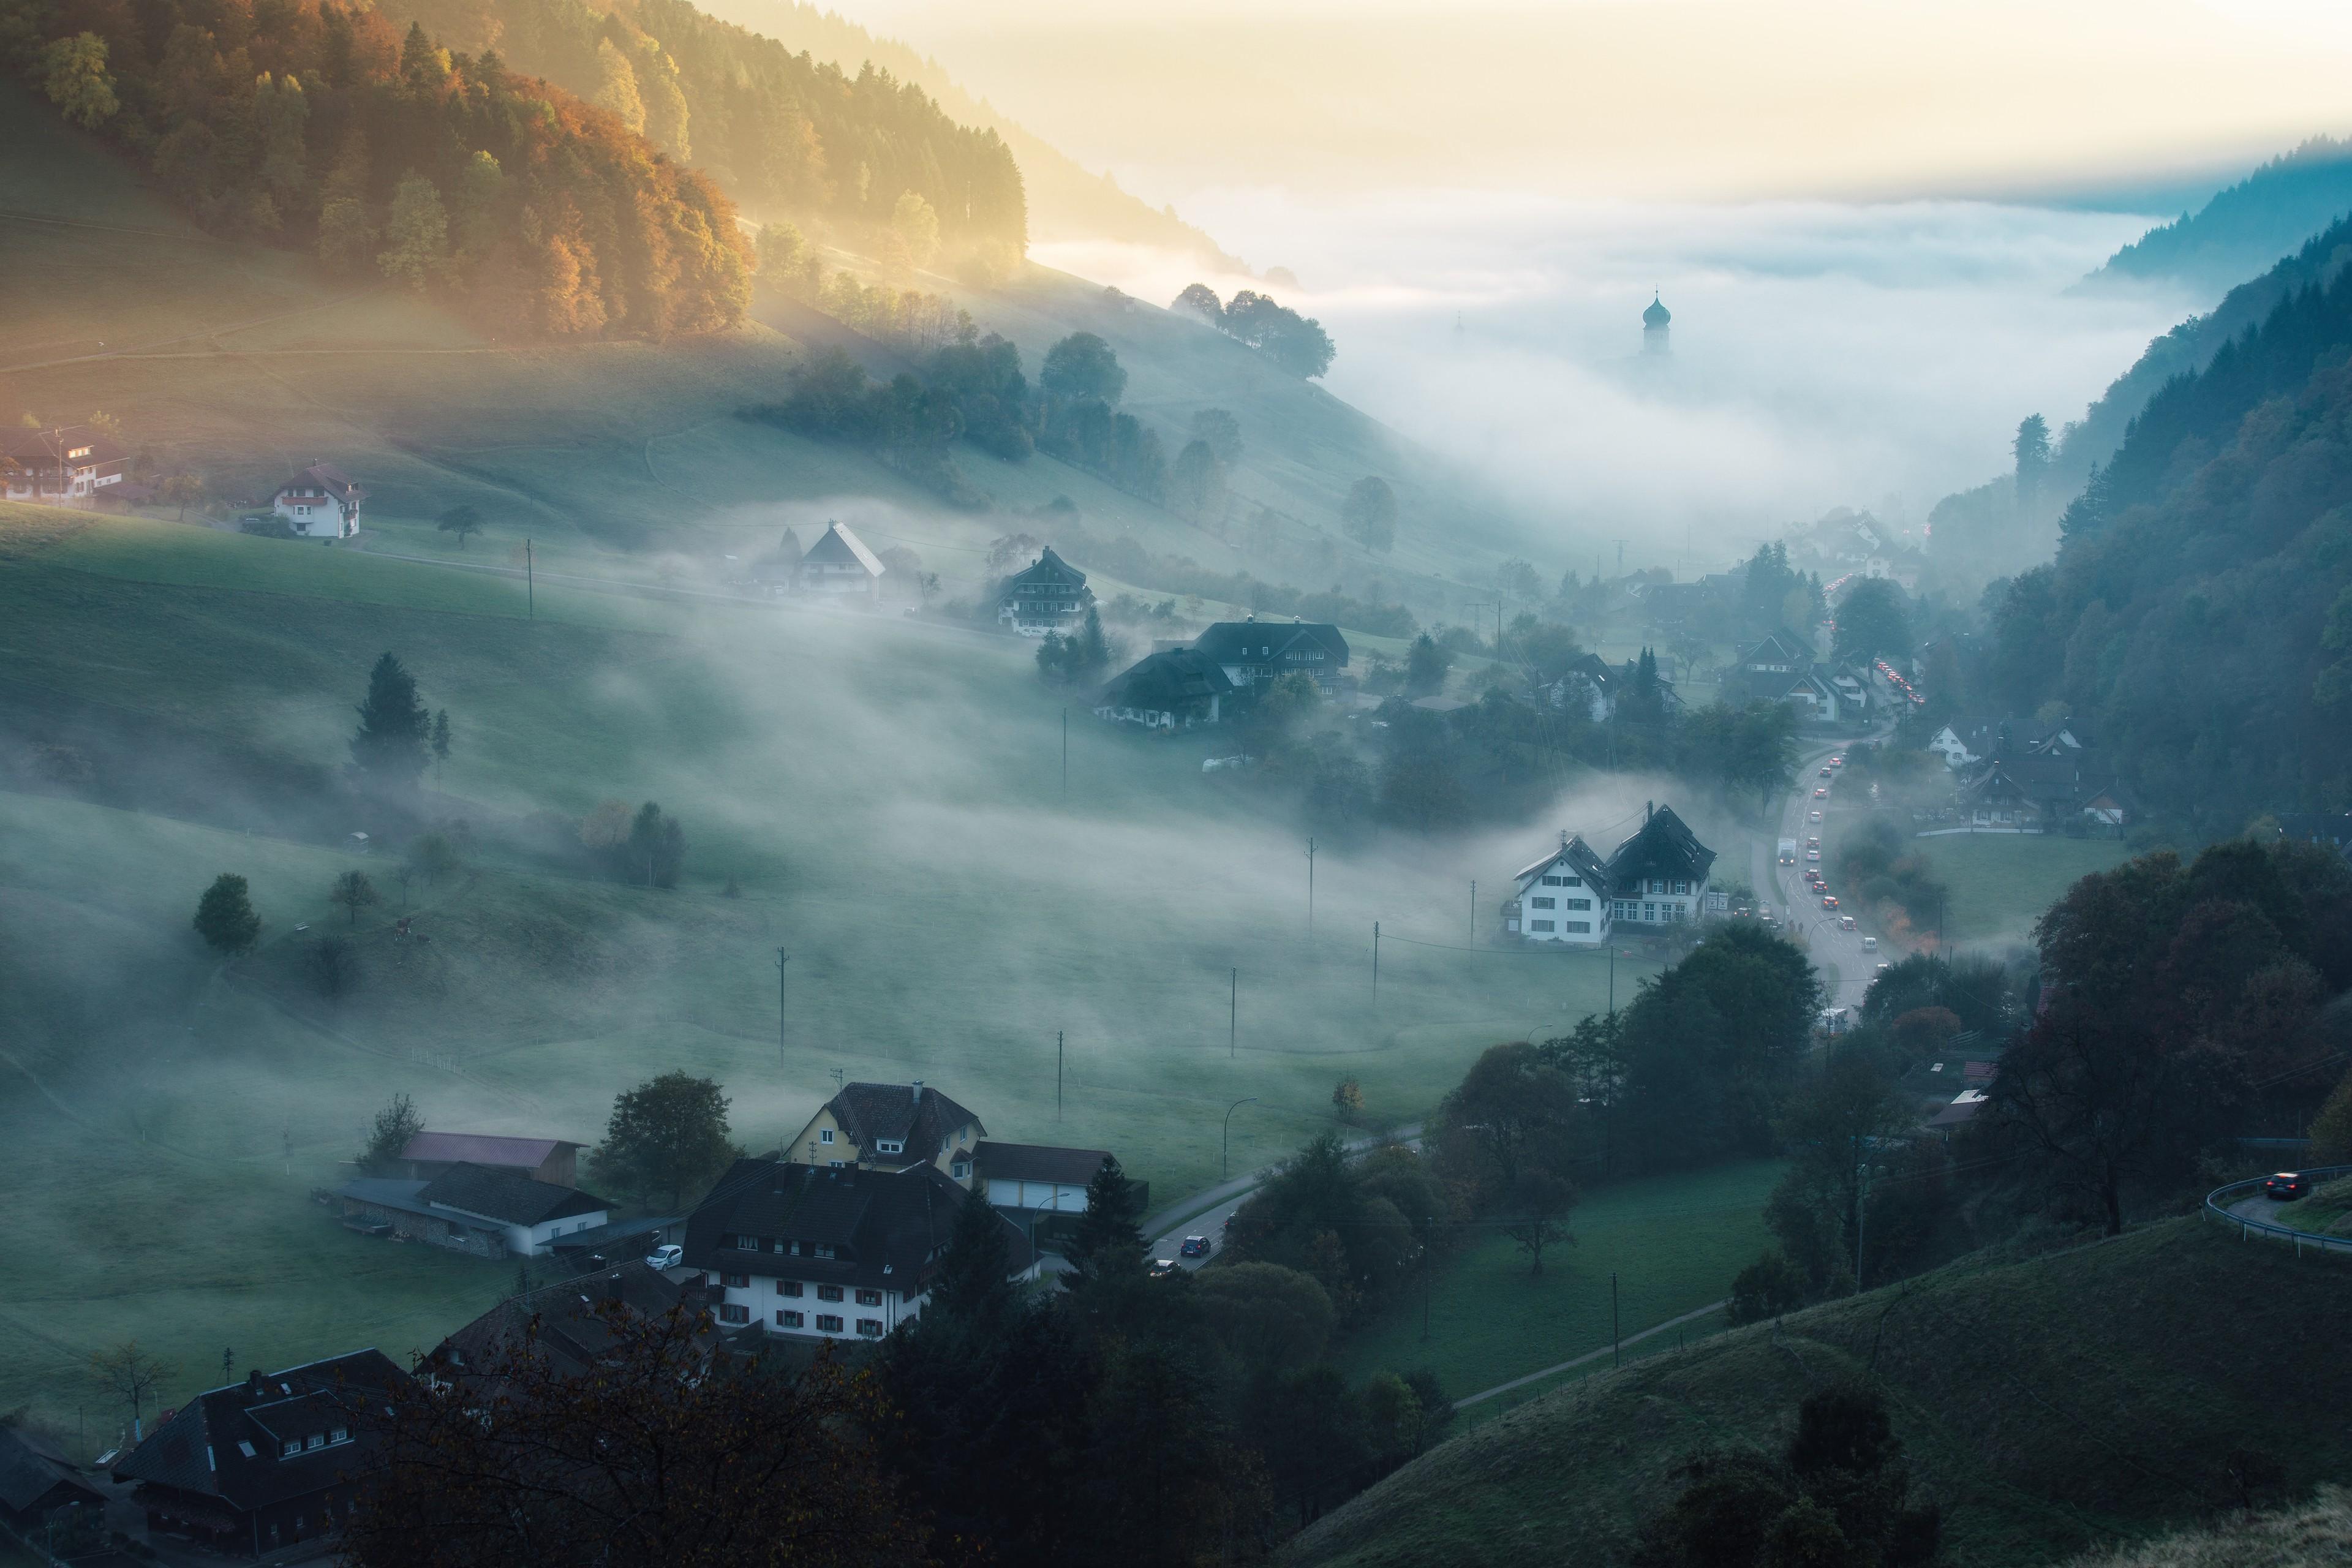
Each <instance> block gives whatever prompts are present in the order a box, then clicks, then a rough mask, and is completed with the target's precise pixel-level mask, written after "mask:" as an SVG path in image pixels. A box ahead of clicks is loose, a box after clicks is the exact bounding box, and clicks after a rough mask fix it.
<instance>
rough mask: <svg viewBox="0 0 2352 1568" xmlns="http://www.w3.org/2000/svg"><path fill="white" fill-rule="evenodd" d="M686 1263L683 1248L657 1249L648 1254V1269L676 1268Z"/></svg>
mask: <svg viewBox="0 0 2352 1568" xmlns="http://www.w3.org/2000/svg"><path fill="white" fill-rule="evenodd" d="M685 1261H686V1248H685V1247H655V1248H654V1249H653V1250H652V1251H651V1252H648V1253H646V1268H653V1269H662V1268H677V1266H678V1265H679V1264H681V1263H683V1262H685Z"/></svg>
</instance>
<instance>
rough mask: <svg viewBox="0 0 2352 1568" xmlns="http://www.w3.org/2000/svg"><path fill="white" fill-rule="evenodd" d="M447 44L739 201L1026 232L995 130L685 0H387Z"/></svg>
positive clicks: (782, 210) (849, 217) (879, 220)
mask: <svg viewBox="0 0 2352 1568" xmlns="http://www.w3.org/2000/svg"><path fill="white" fill-rule="evenodd" d="M385 9H386V10H387V11H388V12H389V13H390V14H391V15H393V16H397V17H400V18H402V19H414V20H416V21H419V22H421V23H423V24H424V26H425V29H426V31H428V32H430V33H432V34H433V35H434V36H436V37H439V38H442V39H443V40H445V41H446V42H448V43H450V44H452V45H453V46H455V47H461V48H469V49H474V50H477V51H480V50H487V49H493V48H494V49H496V50H498V51H499V53H500V54H501V55H502V56H504V57H505V58H509V59H511V60H512V61H514V63H515V64H516V65H518V66H519V67H520V68H523V69H525V70H529V71H531V72H534V73H536V74H538V75H541V76H544V77H546V78H547V79H549V80H550V81H552V82H555V83H556V84H558V85H559V86H562V87H563V88H565V89H569V90H571V91H572V92H574V93H577V94H579V95H580V96H582V97H583V98H586V99H589V100H592V101H593V102H595V103H598V104H601V105H603V106H604V107H606V108H608V109H611V110H613V111H614V113H616V114H618V115H619V116H620V117H621V118H622V120H623V121H625V122H627V123H629V124H630V125H631V127H632V129H638V130H642V131H643V132H645V134H646V136H648V137H649V138H651V139H652V140H653V141H654V142H656V144H657V145H659V146H660V147H662V148H663V149H664V150H665V151H667V153H669V154H670V155H671V156H672V157H673V158H676V159H677V160H678V161H680V162H689V161H690V162H691V163H694V164H695V165H696V166H697V167H698V168H701V169H703V170H705V171H707V172H708V173H709V174H710V176H711V177H712V178H713V179H714V180H716V181H718V182H719V184H720V185H721V186H722V187H723V188H725V189H726V190H727V191H728V192H729V193H730V195H733V196H734V197H735V198H736V199H737V200H738V201H740V202H741V203H742V204H743V205H745V206H746V207H747V208H748V209H750V210H751V211H752V212H754V213H757V214H759V215H761V216H785V217H790V218H792V219H793V220H794V221H795V222H798V223H800V224H802V225H803V226H809V225H812V224H815V225H819V226H824V225H833V226H846V227H848V228H850V229H852V230H857V229H861V228H871V227H877V226H882V225H886V224H887V223H888V222H889V221H890V219H891V218H892V216H893V215H894V213H895V211H896V209H897V205H898V202H899V201H900V200H901V199H902V198H903V197H905V196H906V195H908V194H910V193H911V194H912V195H916V196H919V197H920V198H921V199H922V200H923V202H925V203H926V204H927V205H929V207H930V209H931V211H932V212H933V213H935V214H936V215H937V218H938V225H939V237H940V241H941V242H942V243H943V244H945V245H947V246H949V247H965V246H982V245H985V246H990V247H1009V249H1010V251H1011V253H1012V255H1013V256H1014V257H1018V256H1019V255H1020V253H1021V251H1022V249H1023V248H1024V247H1025V245H1026V243H1027V234H1028V208H1027V202H1026V198H1025V196H1024V191H1023V186H1022V179H1021V171H1020V169H1019V167H1018V166H1017V165H1016V164H1015V163H1014V162H1013V153H1012V151H1011V149H1009V148H1007V147H1006V146H1005V144H1004V142H1003V139H1002V138H1000V137H999V136H998V135H997V134H996V132H993V131H987V130H974V129H972V128H971V127H969V126H965V125H960V124H958V123H957V122H956V121H954V120H952V119H950V117H949V116H948V114H947V113H946V112H945V111H944V110H941V109H940V106H939V104H938V103H937V102H935V101H934V100H932V99H931V98H930V96H929V94H927V93H925V92H924V91H923V90H922V89H919V88H917V87H914V86H911V85H909V84H908V83H906V82H903V81H900V80H898V79H897V78H895V77H893V76H892V75H891V74H890V73H889V72H888V71H887V70H881V69H877V68H874V67H872V66H870V65H869V66H866V68H862V69H860V70H859V71H858V72H857V73H856V75H854V76H853V75H850V74H848V73H847V72H845V71H844V70H843V69H842V68H840V67H839V66H837V65H833V64H830V63H824V62H819V61H817V60H815V59H814V58H812V57H811V56H809V55H807V54H804V53H803V54H797V55H796V54H793V53H792V52H791V51H790V50H788V49H787V48H785V47H784V46H783V45H782V44H780V43H777V42H776V41H775V40H774V39H772V38H767V37H761V36H760V35H759V34H756V33H753V32H751V31H748V30H747V29H745V28H742V27H739V26H733V25H732V24H730V23H726V22H721V21H719V20H718V19H716V18H715V17H712V16H709V15H707V14H705V13H704V12H702V11H699V10H698V9H696V8H695V7H694V6H693V5H688V4H686V3H685V0H631V3H628V4H625V5H614V6H612V7H610V8H599V7H598V6H596V5H590V4H587V3H585V0H390V3H389V4H388V5H386V7H385Z"/></svg>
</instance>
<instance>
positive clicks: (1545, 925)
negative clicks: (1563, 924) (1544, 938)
mask: <svg viewBox="0 0 2352 1568" xmlns="http://www.w3.org/2000/svg"><path fill="white" fill-rule="evenodd" d="M1528 930H1529V931H1549V930H1551V921H1528Z"/></svg>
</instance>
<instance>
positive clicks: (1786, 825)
mask: <svg viewBox="0 0 2352 1568" xmlns="http://www.w3.org/2000/svg"><path fill="white" fill-rule="evenodd" d="M1886 733H1887V731H1885V729H1884V728H1881V729H1879V730H1875V731H1872V732H1871V733H1870V734H1868V735H1859V736H1855V737H1853V740H1852V741H1851V742H1847V741H1840V742H1836V743H1834V744H1832V745H1823V746H1818V747H1811V748H1808V749H1807V751H1806V752H1805V754H1804V757H1803V760H1802V762H1801V763H1800V765H1799V771H1798V774H1797V787H1796V788H1794V789H1793V790H1791V791H1790V792H1789V798H1788V799H1787V800H1785V801H1784V802H1782V803H1781V807H1780V816H1779V819H1778V822H1777V824H1776V825H1775V826H1774V827H1773V828H1772V829H1771V830H1770V837H1765V838H1763V839H1760V840H1759V842H1758V844H1757V847H1756V860H1755V865H1754V867H1753V881H1754V884H1755V887H1756V896H1757V897H1758V898H1759V899H1763V900H1767V901H1769V903H1771V904H1772V905H1773V911H1772V912H1773V913H1774V914H1775V915H1777V916H1780V917H1781V918H1782V919H1784V920H1786V921H1790V922H1791V923H1793V924H1794V925H1796V926H1798V927H1801V929H1802V930H1803V931H1804V932H1805V939H1806V943H1807V946H1806V951H1807V952H1809V953H1811V956H1812V960H1813V966H1814V967H1815V968H1817V969H1834V970H1836V971H1837V975H1838V983H1837V986H1836V989H1835V990H1834V992H1833V993H1832V994H1831V997H1830V1002H1831V1005H1833V1006H1839V1007H1859V1006H1861V1005H1862V999H1863V996H1864V994H1865V993H1867V992H1868V991H1869V989H1870V983H1871V982H1872V981H1873V980H1874V979H1876V978H1877V977H1878V966H1879V965H1880V964H1882V963H1893V962H1894V961H1895V957H1896V954H1895V953H1893V952H1888V951H1886V950H1885V948H1883V947H1882V948H1880V949H1879V950H1877V951H1872V950H1869V949H1866V948H1864V946H1863V945H1862V939H1863V938H1864V937H1865V936H1870V935H1873V934H1874V933H1873V932H1871V931H1862V930H1855V931H1846V930H1844V929H1843V928H1842V927H1841V926H1840V925H1839V924H1838V916H1839V915H1842V914H1848V913H1853V914H1855V915H1856V916H1857V925H1858V924H1859V913H1860V911H1859V910H1845V909H1840V910H1835V911H1832V910H1825V909H1823V908H1822V900H1821V895H1819V894H1817V893H1814V892H1812V891H1811V890H1810V889H1807V888H1806V886H1805V880H1804V878H1805V868H1806V867H1807V866H1809V865H1815V864H1818V865H1819V866H1820V868H1821V870H1822V875H1823V876H1825V877H1826V876H1828V875H1829V874H1830V873H1829V858H1828V838H1829V834H1828V831H1827V830H1828V828H1829V827H1830V826H1832V823H1831V822H1830V821H1829V820H1823V821H1821V822H1814V821H1812V820H1811V814H1812V813H1813V812H1815V811H1819V812H1820V813H1821V814H1822V816H1823V818H1824V819H1828V818H1831V817H1832V816H1843V815H1844V812H1845V811H1846V810H1847V809H1851V808H1848V807H1847V806H1846V805H1845V803H1844V802H1843V801H1842V800H1841V799H1840V798H1839V793H1838V792H1839V791H1840V789H1841V788H1843V785H1844V782H1845V781H1844V775H1843V772H1842V770H1839V769H1836V768H1832V769H1831V770H1830V776H1829V777H1828V778H1822V776H1821V771H1822V768H1823V767H1824V766H1826V765H1827V764H1828V763H1829V759H1830V758H1831V757H1832V756H1838V755H1842V754H1843V753H1844V752H1845V750H1846V748H1847V746H1848V745H1849V744H1853V745H1860V744H1862V743H1863V742H1866V741H1877V740H1882V739H1884V738H1885V734H1886ZM1819 788H1827V789H1828V791H1829V792H1830V793H1829V794H1828V795H1826V796H1824V797H1822V798H1820V799H1815V798H1814V795H1813V791H1814V790H1815V789H1819ZM1809 837H1818V838H1821V839H1822V841H1823V844H1822V859H1821V860H1820V861H1819V862H1813V861H1809V860H1807V859H1805V858H1804V854H1805V849H1804V845H1805V840H1806V839H1807V838H1809ZM1781 838H1793V839H1795V840H1796V841H1797V846H1798V847H1797V863H1796V864H1795V865H1794V866H1783V865H1780V864H1779V863H1778V859H1777V857H1776V855H1775V853H1774V852H1775V850H1776V849H1777V848H1778V844H1777V842H1776V840H1778V839H1781ZM1830 891H1831V892H1832V893H1838V895H1839V897H1840V898H1841V899H1843V897H1844V895H1843V893H1839V889H1838V887H1837V884H1836V882H1835V881H1834V879H1832V882H1831V884H1830Z"/></svg>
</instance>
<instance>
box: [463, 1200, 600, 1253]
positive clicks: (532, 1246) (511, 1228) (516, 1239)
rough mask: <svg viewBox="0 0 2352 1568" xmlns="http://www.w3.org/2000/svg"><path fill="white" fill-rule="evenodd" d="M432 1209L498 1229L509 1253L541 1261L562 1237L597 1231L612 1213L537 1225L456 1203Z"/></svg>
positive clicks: (595, 1211) (572, 1216)
mask: <svg viewBox="0 0 2352 1568" xmlns="http://www.w3.org/2000/svg"><path fill="white" fill-rule="evenodd" d="M429 1206H430V1207H432V1208H433V1209H435V1210H436V1211H438V1212H441V1213H445V1214H454V1215H464V1216H465V1217H466V1218H467V1219H470V1220H473V1221H475V1222H477V1223H478V1224H481V1225H486V1226H496V1227H497V1229H498V1231H499V1235H501V1236H503V1237H505V1238H506V1243H507V1250H508V1251H509V1252H510V1253H513V1254H514V1255H515V1256H516V1257H518V1258H537V1257H539V1256H541V1254H543V1253H545V1252H548V1251H550V1250H551V1248H552V1247H553V1244H554V1241H555V1238H556V1237H559V1236H569V1235H570V1234H571V1233H572V1232H573V1231H575V1230H593V1229H594V1228H595V1227H596V1226H600V1225H603V1224H604V1222H605V1219H606V1218H607V1216H608V1212H609V1211H607V1210H604V1209H591V1210H589V1211H588V1212H587V1213H586V1214H568V1215H564V1216H563V1217H562V1219H550V1220H541V1222H540V1223H539V1224H537V1225H515V1224H512V1223H510V1222H509V1221H507V1220H502V1219H499V1217H498V1216H496V1215H486V1214H476V1213H474V1212H473V1211H472V1210H471V1209H461V1208H459V1207H458V1206H457V1205H455V1204H442V1203H436V1204H433V1205H429Z"/></svg>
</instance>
